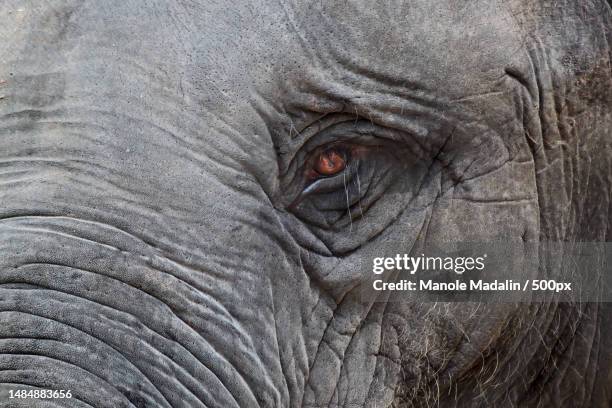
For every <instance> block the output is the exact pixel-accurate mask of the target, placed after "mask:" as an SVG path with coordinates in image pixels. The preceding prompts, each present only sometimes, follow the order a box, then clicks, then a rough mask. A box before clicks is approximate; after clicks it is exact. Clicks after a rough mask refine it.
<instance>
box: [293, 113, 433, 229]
mask: <svg viewBox="0 0 612 408" xmlns="http://www.w3.org/2000/svg"><path fill="white" fill-rule="evenodd" d="M396 133H397V131H395V130H393V129H391V130H389V129H386V128H381V127H379V126H377V125H374V124H372V123H371V121H363V120H358V121H354V120H351V121H344V122H340V123H338V124H335V125H333V126H329V127H327V128H325V129H324V130H322V131H319V133H317V134H316V135H315V136H313V137H312V138H311V139H309V140H308V141H307V142H306V143H305V144H303V145H301V146H300V147H299V149H298V150H297V151H296V153H295V154H294V156H293V158H292V160H291V162H290V163H289V165H288V166H287V168H288V169H290V170H289V171H287V172H286V173H285V175H284V177H286V178H284V179H283V180H281V182H282V183H283V185H284V199H285V201H284V202H285V206H286V208H287V210H288V211H290V212H291V213H293V215H295V216H296V217H297V218H299V219H300V220H302V221H303V222H305V223H306V224H307V225H309V226H310V227H311V228H315V229H318V230H321V231H327V232H330V233H334V232H338V231H344V230H345V229H346V230H349V231H350V230H351V228H353V224H354V223H355V224H356V223H357V222H358V221H359V220H361V219H363V218H365V217H366V216H367V215H370V216H372V217H374V216H377V217H386V215H384V214H386V212H385V211H384V210H382V211H383V214H379V213H373V212H371V211H372V209H374V207H375V206H376V205H378V206H379V207H377V208H381V209H382V206H383V205H384V204H385V203H386V201H384V200H382V198H383V196H385V195H389V196H392V195H393V193H396V191H395V189H396V188H398V189H399V191H397V193H400V194H403V193H405V192H406V191H412V190H413V189H415V188H417V187H418V185H419V184H418V183H419V178H420V177H421V175H422V174H424V171H423V169H421V168H420V166H421V164H422V163H426V161H422V160H417V159H416V156H415V155H414V154H413V152H412V149H411V147H410V146H409V145H408V144H406V143H405V142H404V141H403V139H401V138H400V136H399V134H396ZM372 225H375V224H372Z"/></svg>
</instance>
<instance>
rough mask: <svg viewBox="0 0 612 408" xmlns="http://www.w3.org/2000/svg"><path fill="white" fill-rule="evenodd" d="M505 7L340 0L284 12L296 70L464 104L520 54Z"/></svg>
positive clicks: (473, 3) (516, 31)
mask: <svg viewBox="0 0 612 408" xmlns="http://www.w3.org/2000/svg"><path fill="white" fill-rule="evenodd" d="M510 4H511V2H501V1H480V0H477V1H470V2H457V1H433V2H432V1H429V0H417V1H384V2H370V1H340V2H312V3H309V4H308V7H305V6H304V3H300V5H297V4H296V5H294V7H289V6H285V12H286V18H287V20H288V27H289V28H290V29H291V30H293V32H294V34H295V36H294V39H295V40H296V41H295V42H294V43H293V44H292V47H291V48H292V49H293V51H292V53H301V54H303V56H304V57H306V61H307V62H306V63H305V64H304V65H302V66H303V67H304V66H305V67H308V68H311V70H312V69H313V68H314V69H316V70H317V71H325V72H326V74H327V75H329V76H333V77H335V78H345V79H346V78H355V77H361V78H367V79H380V80H381V81H379V82H384V83H386V84H390V83H395V84H399V85H403V86H406V85H414V86H417V87H419V88H423V89H427V90H441V89H442V90H443V92H444V94H445V95H448V96H451V97H463V96H465V95H466V94H474V93H477V92H478V91H479V90H482V91H483V92H486V91H490V87H491V83H492V82H495V81H497V80H498V79H499V78H500V76H502V75H503V73H504V68H505V67H507V66H508V65H510V64H512V63H514V61H513V60H514V59H516V58H517V54H518V55H519V56H520V55H521V54H520V53H517V51H519V50H520V49H521V47H522V46H523V44H522V41H521V34H520V31H519V27H518V25H517V22H516V20H515V19H514V18H513V13H515V12H516V11H515V10H513V9H512V7H511V5H510ZM283 55H284V56H285V58H286V56H287V54H286V53H283ZM354 86H356V87H360V86H361V87H365V86H367V85H366V84H365V83H357V84H356V85H354Z"/></svg>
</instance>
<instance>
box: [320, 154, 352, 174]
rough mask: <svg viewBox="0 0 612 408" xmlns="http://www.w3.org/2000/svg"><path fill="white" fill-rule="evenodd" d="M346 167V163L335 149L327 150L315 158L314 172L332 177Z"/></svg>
mask: <svg viewBox="0 0 612 408" xmlns="http://www.w3.org/2000/svg"><path fill="white" fill-rule="evenodd" d="M345 167H346V161H345V159H344V157H343V156H342V154H341V153H340V152H338V151H337V150H336V149H333V148H332V149H327V150H325V151H324V152H322V153H321V154H319V157H317V161H316V163H315V166H314V170H315V171H316V172H317V173H319V174H321V175H322V176H333V175H334V174H338V173H340V172H341V171H342V170H344V168H345Z"/></svg>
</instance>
